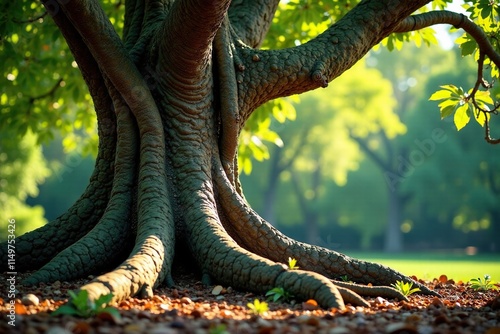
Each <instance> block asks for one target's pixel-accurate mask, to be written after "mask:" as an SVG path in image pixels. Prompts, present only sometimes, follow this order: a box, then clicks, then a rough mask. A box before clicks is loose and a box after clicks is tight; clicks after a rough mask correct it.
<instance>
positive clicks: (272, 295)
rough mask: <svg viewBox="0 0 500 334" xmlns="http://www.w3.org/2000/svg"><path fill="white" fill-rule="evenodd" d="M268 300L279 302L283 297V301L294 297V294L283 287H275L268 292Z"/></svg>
mask: <svg viewBox="0 0 500 334" xmlns="http://www.w3.org/2000/svg"><path fill="white" fill-rule="evenodd" d="M266 297H267V300H269V301H273V302H277V301H278V300H280V299H282V300H283V301H288V300H291V299H292V298H293V295H292V294H291V293H289V292H288V291H285V289H283V288H274V289H271V290H269V291H268V292H266Z"/></svg>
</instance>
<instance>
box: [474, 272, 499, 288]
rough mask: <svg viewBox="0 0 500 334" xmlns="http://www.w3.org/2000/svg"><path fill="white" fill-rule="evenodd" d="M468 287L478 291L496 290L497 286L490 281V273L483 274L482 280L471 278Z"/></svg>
mask: <svg viewBox="0 0 500 334" xmlns="http://www.w3.org/2000/svg"><path fill="white" fill-rule="evenodd" d="M470 287H471V288H472V289H474V290H479V291H488V290H498V287H497V286H496V285H495V284H494V283H493V282H492V281H491V277H490V275H484V280H483V279H481V278H473V279H471V280H470Z"/></svg>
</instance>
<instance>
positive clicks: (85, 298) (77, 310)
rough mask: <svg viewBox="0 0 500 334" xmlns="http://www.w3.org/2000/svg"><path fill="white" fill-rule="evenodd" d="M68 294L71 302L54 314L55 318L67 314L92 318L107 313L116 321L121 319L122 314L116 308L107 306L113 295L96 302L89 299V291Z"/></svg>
mask: <svg viewBox="0 0 500 334" xmlns="http://www.w3.org/2000/svg"><path fill="white" fill-rule="evenodd" d="M68 293H69V295H70V297H71V298H70V300H69V302H68V303H67V304H65V305H62V306H61V307H59V308H58V309H57V310H55V311H54V312H52V315H53V316H55V315H60V314H65V315H74V316H77V317H82V318H90V317H94V316H97V315H99V314H103V313H106V314H108V315H109V316H111V317H112V318H113V319H115V320H117V319H120V312H119V311H118V310H117V309H116V308H114V307H111V306H107V305H108V304H109V303H110V302H111V300H112V299H113V294H112V293H110V294H107V295H102V296H100V297H99V298H97V300H96V301H95V302H94V301H92V300H90V299H89V293H88V291H87V290H80V291H79V292H78V293H74V292H73V291H69V292H68Z"/></svg>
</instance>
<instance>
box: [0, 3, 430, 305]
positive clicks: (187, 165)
mask: <svg viewBox="0 0 500 334" xmlns="http://www.w3.org/2000/svg"><path fill="white" fill-rule="evenodd" d="M278 2H279V1H277V0H275V1H266V0H255V1H242V0H240V1H238V0H234V1H233V2H232V4H231V1H229V0H189V1H188V0H164V1H145V2H144V3H143V2H142V1H141V0H130V1H127V2H126V12H125V28H124V36H123V38H120V37H119V36H118V35H117V34H116V32H115V30H114V28H113V26H112V25H111V23H110V21H109V20H108V18H107V17H106V14H105V13H104V11H103V10H102V8H101V6H100V4H99V3H98V2H97V0H87V1H84V0H73V1H71V2H67V1H61V2H55V1H54V0H47V1H45V2H44V5H45V6H46V8H47V10H48V11H49V12H50V14H51V15H52V17H53V19H54V21H55V22H56V24H57V25H58V27H59V28H60V30H61V32H62V34H63V36H64V38H65V39H66V41H67V43H68V45H69V46H70V49H71V51H72V52H73V54H74V57H75V60H76V62H77V63H78V66H79V68H80V70H81V72H82V75H83V77H84V79H85V81H86V83H87V85H88V87H89V90H90V94H91V95H92V98H93V100H94V105H95V108H96V113H97V117H98V124H99V137H100V146H99V155H98V159H97V162H96V168H95V172H94V175H93V177H92V179H91V182H90V185H89V187H88V188H87V191H86V192H85V193H84V194H83V195H82V197H81V198H80V199H79V200H78V202H76V203H75V205H74V206H73V207H72V208H71V209H70V210H69V211H68V212H67V213H66V214H65V215H63V216H62V217H60V218H58V219H57V220H56V221H54V222H52V223H50V224H49V225H47V226H45V227H43V228H41V229H39V230H35V231H33V232H31V233H28V234H26V235H24V236H21V237H19V238H17V239H16V240H17V243H16V256H17V261H18V262H17V263H18V265H19V267H18V268H17V269H18V270H21V269H20V268H21V267H22V270H29V269H33V268H39V267H41V268H40V269H39V270H38V271H37V272H35V273H34V274H33V275H32V276H31V277H29V278H27V279H26V281H25V282H24V283H25V284H30V285H32V284H38V283H40V282H51V281H55V280H71V279H75V278H77V277H82V276H85V275H88V274H96V273H100V272H102V271H103V270H104V271H105V272H106V271H109V272H107V273H105V274H102V275H100V276H98V277H96V278H95V279H94V280H93V281H92V282H90V283H88V284H86V285H85V286H83V287H82V289H85V290H87V291H88V292H89V296H90V298H91V299H96V298H97V297H99V296H100V295H102V294H108V293H113V296H114V297H113V298H114V300H115V301H118V300H122V299H124V298H127V297H129V296H134V295H138V296H140V297H148V296H151V294H152V293H153V289H154V288H155V287H156V286H158V285H159V284H161V283H163V282H165V283H166V284H169V285H173V284H174V282H173V280H172V272H171V270H172V262H173V258H174V254H175V246H176V245H177V246H179V245H182V244H187V246H188V249H189V251H190V255H191V256H192V257H193V258H194V260H195V262H196V264H197V266H198V267H199V269H200V271H201V272H202V274H203V281H204V282H206V283H208V282H210V280H214V281H217V282H218V283H220V284H224V285H230V286H232V287H235V288H239V289H247V290H251V291H255V292H258V293H265V292H266V291H268V290H270V289H272V288H274V287H282V288H284V289H285V290H287V291H289V292H290V293H292V294H294V295H295V296H297V297H298V298H304V299H309V298H313V299H315V300H317V301H318V303H319V304H320V305H322V306H323V307H338V308H344V300H347V301H349V302H351V303H357V304H360V305H365V306H366V305H368V304H367V303H366V302H365V301H363V300H362V299H361V298H360V297H359V296H357V295H355V294H353V293H352V292H350V291H351V290H352V291H359V292H360V293H365V294H373V292H370V291H369V290H370V289H368V290H367V288H366V287H363V288H360V287H358V286H354V285H353V286H350V287H349V289H345V288H342V287H338V284H334V282H333V281H332V280H331V279H334V278H338V277H340V276H343V275H348V277H349V278H350V279H351V280H355V281H358V282H360V283H372V284H379V285H380V284H385V285H388V284H391V283H394V282H395V281H397V280H400V281H405V282H410V281H412V280H411V279H410V278H408V277H406V276H404V275H402V274H400V273H398V272H396V271H394V270H391V269H389V268H386V267H383V266H380V265H378V264H374V263H367V262H364V261H358V260H355V259H350V258H348V257H346V256H345V255H342V254H339V253H337V252H334V251H331V250H327V249H324V248H321V247H316V246H312V245H308V244H303V243H299V242H297V241H295V240H292V239H290V238H287V237H286V236H284V235H282V234H281V233H280V232H279V231H277V230H276V229H274V228H273V227H272V226H271V225H270V224H268V223H267V222H266V221H264V220H262V219H261V218H260V217H259V216H258V215H257V214H256V213H255V212H254V211H253V210H251V209H250V208H249V207H248V206H247V204H246V203H245V201H244V200H243V199H242V196H241V189H240V187H239V184H238V177H237V166H236V164H235V161H236V147H237V139H238V135H239V133H240V131H241V130H242V128H243V127H244V124H245V122H246V120H247V119H248V117H249V116H250V115H251V114H252V112H253V110H254V109H255V108H256V107H258V106H259V105H261V104H262V103H264V102H266V101H268V100H270V99H274V98H277V97H282V96H286V95H290V94H296V93H301V92H305V91H308V90H311V89H315V88H318V87H320V86H326V85H327V84H328V82H330V81H331V80H333V79H334V78H335V77H337V76H339V75H340V74H341V73H343V72H344V71H345V70H347V69H348V68H350V67H351V66H352V65H353V64H354V63H355V62H357V61H358V60H359V59H360V58H361V57H362V56H363V55H364V54H365V53H366V52H367V51H368V50H369V49H370V48H371V47H373V46H374V45H376V44H377V43H378V42H379V41H380V40H381V39H382V38H384V37H385V36H387V35H388V34H390V33H391V32H392V31H393V30H395V29H396V28H397V27H398V24H400V22H401V21H402V20H403V19H404V18H406V17H408V16H409V15H410V14H411V13H412V12H414V11H415V10H416V9H418V8H419V7H421V6H423V5H425V4H426V3H427V2H428V1H427V0H425V1H424V0H418V1H411V2H407V1H401V0H388V1H378V0H366V1H362V2H361V4H360V5H358V6H357V7H356V8H354V9H353V10H351V11H350V12H349V14H347V15H346V16H345V17H344V18H343V19H341V20H340V21H338V22H337V23H335V24H334V25H333V26H332V27H330V28H329V29H328V30H327V31H325V32H324V33H323V34H321V35H319V36H318V37H317V38H315V39H313V40H312V41H311V42H309V43H307V44H304V45H302V46H300V47H296V48H292V49H283V50H259V49H257V48H256V47H258V46H259V45H260V43H261V41H262V38H263V36H265V33H266V32H267V29H268V27H269V25H270V24H271V22H272V18H273V14H274V12H275V10H276V8H277V5H278ZM7 253H8V245H7V244H6V243H4V244H2V247H1V251H0V258H1V259H2V261H5V260H4V259H7ZM176 255H177V256H183V255H184V254H182V253H181V252H179V254H176ZM289 257H292V258H296V259H297V260H298V264H299V266H300V268H301V269H303V270H289V269H287V268H286V266H284V265H283V263H285V262H286V261H287V259H288V258H289ZM113 268H114V269H113ZM2 269H4V270H6V271H9V270H10V269H9V267H8V264H7V263H6V262H2ZM413 284H414V285H417V286H418V287H420V289H421V290H422V291H423V292H424V293H429V294H432V292H431V291H430V290H428V289H427V288H425V286H423V285H421V284H419V283H417V282H413ZM367 291H368V292H367ZM376 291H377V293H381V294H382V295H385V296H393V297H394V296H396V297H397V298H399V299H401V300H403V299H405V297H404V296H402V295H401V294H397V293H396V292H395V290H392V289H390V288H383V289H378V290H376Z"/></svg>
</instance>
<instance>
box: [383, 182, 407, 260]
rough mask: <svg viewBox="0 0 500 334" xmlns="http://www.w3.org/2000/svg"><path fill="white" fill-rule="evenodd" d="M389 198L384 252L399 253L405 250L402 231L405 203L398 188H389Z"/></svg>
mask: <svg viewBox="0 0 500 334" xmlns="http://www.w3.org/2000/svg"><path fill="white" fill-rule="evenodd" d="M387 190H388V198H389V212H388V213H389V216H388V221H387V227H386V230H385V239H384V252H386V253H399V252H401V251H403V240H402V239H403V238H402V233H401V220H402V217H401V212H402V208H403V205H402V204H403V203H402V202H401V199H400V197H399V193H398V191H397V189H395V190H392V189H389V188H388V189H387Z"/></svg>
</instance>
